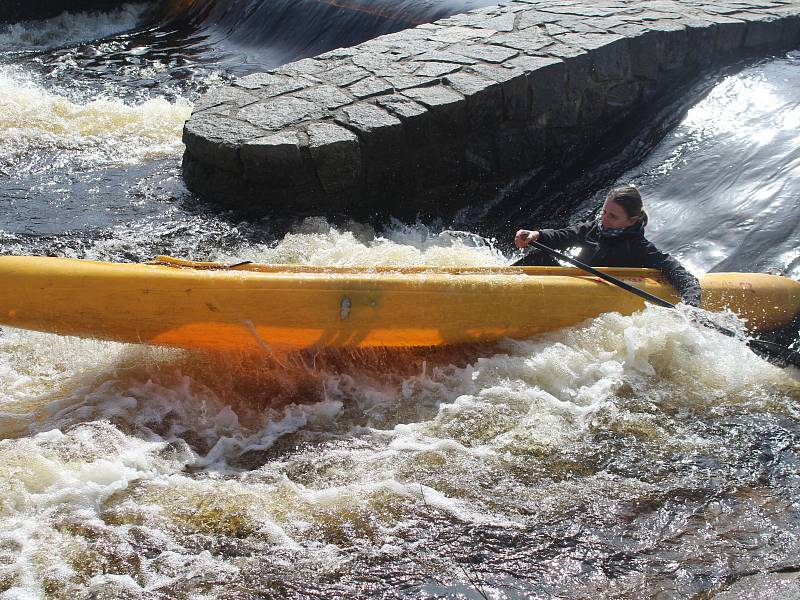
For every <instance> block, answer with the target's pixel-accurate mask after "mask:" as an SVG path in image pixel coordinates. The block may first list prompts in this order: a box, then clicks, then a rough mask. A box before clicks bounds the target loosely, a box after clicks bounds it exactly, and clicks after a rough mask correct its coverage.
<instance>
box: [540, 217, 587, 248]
mask: <svg viewBox="0 0 800 600" xmlns="http://www.w3.org/2000/svg"><path fill="white" fill-rule="evenodd" d="M593 225H594V224H593V223H592V222H591V221H589V222H587V223H578V224H577V225H573V226H572V227H565V228H564V229H540V230H539V240H538V241H539V242H540V243H542V244H544V245H545V246H549V247H550V248H554V249H556V250H565V249H567V248H569V247H570V246H576V245H578V244H582V243H583V242H585V241H586V235H587V234H588V233H589V230H590V229H591V228H592V226H593Z"/></svg>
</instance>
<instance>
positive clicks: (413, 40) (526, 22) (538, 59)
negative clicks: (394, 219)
mask: <svg viewBox="0 0 800 600" xmlns="http://www.w3.org/2000/svg"><path fill="white" fill-rule="evenodd" d="M798 44H800V1H798V0H766V1H763V2H753V3H747V4H743V3H741V2H733V1H730V2H713V3H711V2H698V1H690V0H662V1H658V2H655V1H653V2H650V1H644V2H632V1H624V0H606V1H604V2H600V3H595V2H588V1H584V2H576V3H570V5H569V6H553V5H552V3H550V2H545V1H543V0H542V1H540V0H511V1H510V2H508V3H507V4H505V5H503V6H499V7H494V8H488V9H478V10H475V11H471V12H469V13H465V14H460V15H455V16H452V17H449V18H447V19H443V20H440V21H437V22H435V23H429V24H423V25H420V26H418V27H416V28H414V29H409V30H405V31H401V32H398V33H394V34H390V35H385V36H382V37H379V38H376V39H374V40H370V41H368V42H365V43H363V44H360V45H358V46H355V47H353V48H341V49H337V50H334V51H331V52H327V53H325V54H322V55H320V56H317V57H315V58H313V59H304V60H301V61H298V62H296V63H291V64H288V65H284V66H283V67H280V68H279V69H276V70H274V71H271V72H269V73H259V74H255V75H249V76H246V77H243V78H241V79H239V80H238V81H237V82H236V83H235V84H234V85H233V86H232V87H229V88H222V89H216V90H213V91H212V92H209V94H208V95H207V96H206V97H204V98H203V99H201V101H200V102H199V103H198V105H197V107H196V108H195V112H194V114H193V116H192V118H191V119H190V120H189V122H188V123H187V125H186V129H185V134H184V142H185V143H186V154H185V156H184V178H185V180H186V182H187V185H188V186H189V187H190V188H191V189H192V190H193V191H195V192H197V193H199V194H200V195H202V196H204V197H206V198H208V199H210V200H213V201H215V202H218V203H219V204H221V205H225V206H232V207H235V208H238V209H242V210H244V211H246V212H249V213H254V214H270V213H273V212H275V211H279V212H284V211H285V210H290V211H292V212H294V213H304V212H305V213H314V214H342V213H347V214H349V215H351V216H356V217H367V216H371V215H381V214H387V213H389V212H391V213H392V214H394V215H395V216H399V217H413V216H414V215H416V214H419V213H422V214H425V215H435V216H448V215H451V214H452V213H453V212H454V211H455V210H457V209H459V208H461V207H464V206H467V205H470V204H474V203H475V202H476V201H480V200H481V199H482V198H485V197H486V196H487V195H490V194H492V193H493V191H494V190H496V188H497V186H498V185H499V184H502V183H503V182H505V181H507V180H508V178H509V177H514V176H519V175H523V174H525V173H529V172H532V171H534V170H541V169H547V168H551V167H554V166H563V165H564V164H567V163H569V162H570V161H574V160H576V159H577V157H578V156H579V155H580V153H581V151H582V150H585V149H586V148H590V147H591V146H592V144H596V143H597V142H598V141H599V140H600V139H601V138H602V137H603V136H604V135H607V134H608V133H609V132H611V131H613V130H614V128H615V127H616V126H618V125H619V124H620V123H622V122H624V121H625V120H626V119H628V118H630V116H631V115H632V114H635V113H636V111H637V110H641V108H642V107H646V106H647V105H648V104H651V103H654V102H656V101H657V100H658V98H659V97H660V96H662V95H663V94H665V93H667V92H668V91H669V90H671V89H673V88H674V87H675V86H676V85H680V84H685V83H686V82H687V81H690V80H692V78H695V77H698V76H699V75H700V74H703V73H708V72H710V71H712V70H713V69H717V68H720V67H721V66H724V65H727V64H731V63H733V62H735V61H736V60H740V59H741V58H742V57H745V56H761V55H767V54H769V53H771V52H774V51H778V50H782V49H788V48H793V47H796V46H797V45H798Z"/></svg>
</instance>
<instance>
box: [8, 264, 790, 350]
mask: <svg viewBox="0 0 800 600" xmlns="http://www.w3.org/2000/svg"><path fill="white" fill-rule="evenodd" d="M602 270H603V271H604V272H606V273H609V274H611V275H614V276H615V277H618V278H620V279H622V280H623V281H625V282H627V283H629V284H631V285H635V286H636V287H639V288H641V289H643V290H645V291H647V292H649V293H651V294H654V295H657V296H660V297H662V298H664V299H666V300H668V301H671V302H677V301H678V300H679V299H678V297H677V296H676V294H675V291H674V290H673V288H672V287H671V286H670V285H669V283H668V282H667V281H666V280H665V279H664V277H663V275H662V274H661V273H660V272H659V271H655V270H652V269H616V268H613V269H612V268H608V269H602ZM0 278H2V281H3V286H2V289H0V324H3V325H9V326H13V327H19V328H24V329H34V330H38V331H46V332H52V333H59V334H63V335H76V336H81V337H91V338H96V339H104V340H113V341H120V342H132V343H147V344H156V345H163V346H173V347H180V348H205V349H213V350H241V351H252V350H264V349H267V348H268V349H270V350H297V349H303V348H312V347H353V348H364V347H380V346H389V347H414V346H437V345H444V344H462V343H474V342H488V341H493V340H497V339H500V338H503V337H512V338H527V337H531V336H533V335H536V334H538V333H542V332H544V331H549V330H554V329H559V328H561V327H566V326H570V325H574V324H576V323H580V322H581V321H584V320H585V319H588V318H592V317H596V316H598V315H600V314H602V313H605V312H611V311H616V312H620V313H623V314H630V313H633V312H635V311H637V310H640V309H641V308H642V307H643V306H644V301H643V300H642V299H640V298H638V297H637V296H634V295H633V294H630V293H628V292H625V291H623V290H621V289H619V288H617V287H616V286H613V285H611V284H609V283H606V282H604V281H602V280H600V279H599V278H596V277H594V276H591V275H587V274H586V273H584V272H582V271H579V270H578V269H573V268H561V267H399V268H398V267H312V266H294V265H291V266H289V265H263V264H240V265H238V266H235V267H233V268H227V267H226V265H224V264H222V263H200V262H191V261H183V260H180V259H175V258H171V257H158V258H157V259H156V260H155V261H154V262H153V263H150V264H123V263H104V262H97V261H90V260H78V259H65V258H47V257H29V256H0ZM700 282H701V286H702V288H703V308H706V309H708V310H712V311H716V310H721V309H724V308H730V309H731V310H733V311H734V312H735V313H737V314H738V315H740V316H742V317H743V318H745V319H748V325H749V326H750V327H751V328H753V329H755V330H767V329H774V328H777V327H780V326H782V325H785V324H786V323H788V322H789V321H790V320H791V319H792V318H793V317H794V316H795V315H796V314H797V313H798V312H799V311H800V283H799V282H796V281H793V280H790V279H786V278H783V277H778V276H773V275H763V274H749V273H714V274H708V275H705V276H703V277H701V278H700Z"/></svg>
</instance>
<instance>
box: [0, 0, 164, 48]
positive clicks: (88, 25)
mask: <svg viewBox="0 0 800 600" xmlns="http://www.w3.org/2000/svg"><path fill="white" fill-rule="evenodd" d="M150 6H151V4H150V3H147V2H145V3H129V4H123V5H122V6H120V7H119V8H116V9H114V10H110V11H108V12H77V13H75V12H64V13H61V14H60V15H58V16H56V17H53V18H50V19H44V20H40V21H23V22H20V23H14V24H10V25H6V26H4V27H0V51H8V50H46V49H52V48H60V47H64V46H69V45H72V44H76V43H78V42H83V41H92V40H97V39H101V38H104V37H108V36H110V35H113V34H115V33H121V32H124V31H128V30H130V29H133V28H134V27H136V26H137V25H138V24H139V23H140V21H141V19H142V17H143V16H144V14H145V12H146V11H147V10H148V8H150Z"/></svg>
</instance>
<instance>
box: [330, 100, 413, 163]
mask: <svg viewBox="0 0 800 600" xmlns="http://www.w3.org/2000/svg"><path fill="white" fill-rule="evenodd" d="M336 122H337V123H339V124H340V125H345V126H347V127H348V128H349V129H350V130H352V131H355V132H356V133H357V134H358V135H359V137H360V138H361V140H362V144H363V145H364V147H365V148H367V149H369V150H371V151H372V152H378V153H386V152H396V151H397V150H398V149H399V148H400V147H401V146H402V145H403V142H404V141H405V139H404V135H403V124H402V122H401V121H400V119H398V118H397V117H395V116H393V115H391V114H389V113H388V112H386V111H385V110H384V109H382V108H381V107H379V106H375V105H374V104H369V103H366V102H358V103H356V104H353V105H351V106H348V107H346V108H343V109H341V110H340V111H339V112H338V113H337V114H336Z"/></svg>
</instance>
